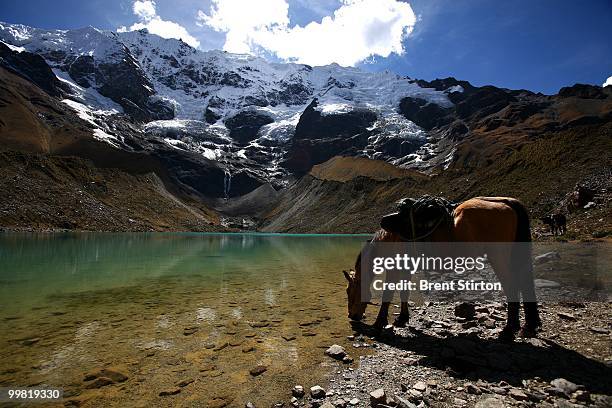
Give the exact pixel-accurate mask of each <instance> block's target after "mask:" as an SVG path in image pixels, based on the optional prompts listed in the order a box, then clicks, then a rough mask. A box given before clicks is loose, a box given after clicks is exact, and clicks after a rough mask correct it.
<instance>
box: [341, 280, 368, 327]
mask: <svg viewBox="0 0 612 408" xmlns="http://www.w3.org/2000/svg"><path fill="white" fill-rule="evenodd" d="M342 273H343V274H344V277H345V278H346V280H347V281H348V285H347V287H346V295H347V299H348V317H349V319H351V320H356V321H359V320H361V319H363V315H364V313H365V310H366V306H367V305H368V304H367V303H366V302H362V299H361V280H360V279H358V278H357V276H356V274H355V271H352V270H351V271H342Z"/></svg>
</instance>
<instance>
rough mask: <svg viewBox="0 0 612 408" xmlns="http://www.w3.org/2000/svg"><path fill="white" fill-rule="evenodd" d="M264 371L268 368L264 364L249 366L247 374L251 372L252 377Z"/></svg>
mask: <svg viewBox="0 0 612 408" xmlns="http://www.w3.org/2000/svg"><path fill="white" fill-rule="evenodd" d="M266 371H268V368H267V367H266V366H263V365H258V366H257V367H254V368H251V370H250V371H249V374H251V375H252V376H253V377H257V376H258V375H261V374H263V373H265V372H266Z"/></svg>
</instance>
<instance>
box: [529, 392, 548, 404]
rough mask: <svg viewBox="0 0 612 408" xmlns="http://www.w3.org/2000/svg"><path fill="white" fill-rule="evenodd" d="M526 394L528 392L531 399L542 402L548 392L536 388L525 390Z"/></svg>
mask: <svg viewBox="0 0 612 408" xmlns="http://www.w3.org/2000/svg"><path fill="white" fill-rule="evenodd" d="M525 394H527V397H528V398H529V401H533V402H540V401H542V400H545V399H546V394H544V393H541V392H539V391H535V390H525Z"/></svg>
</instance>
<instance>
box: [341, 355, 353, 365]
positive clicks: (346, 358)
mask: <svg viewBox="0 0 612 408" xmlns="http://www.w3.org/2000/svg"><path fill="white" fill-rule="evenodd" d="M342 362H343V363H344V364H351V363H352V362H353V357H351V356H344V358H343V359H342Z"/></svg>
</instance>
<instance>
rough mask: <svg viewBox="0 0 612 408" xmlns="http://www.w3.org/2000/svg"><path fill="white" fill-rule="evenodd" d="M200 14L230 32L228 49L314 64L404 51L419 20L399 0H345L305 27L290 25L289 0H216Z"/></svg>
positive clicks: (210, 24) (206, 21) (202, 19)
mask: <svg viewBox="0 0 612 408" xmlns="http://www.w3.org/2000/svg"><path fill="white" fill-rule="evenodd" d="M198 19H199V22H200V24H201V25H204V26H208V27H211V28H213V29H214V30H216V31H221V32H225V33H226V35H225V44H224V46H223V49H224V50H225V51H229V52H238V53H256V52H257V51H258V50H260V49H265V50H267V51H268V52H271V53H273V54H276V55H277V56H278V57H279V58H281V59H283V60H285V61H295V62H301V63H306V64H310V65H325V64H330V63H332V62H337V63H339V64H341V65H355V64H356V63H358V62H360V61H363V60H364V59H366V58H368V57H370V56H373V55H379V56H382V57H388V56H389V55H390V54H391V53H396V54H402V53H403V52H404V48H403V44H402V41H403V40H404V38H405V36H406V35H408V34H409V33H410V32H412V29H413V28H414V24H415V22H416V16H415V14H414V12H413V11H412V8H411V7H410V5H409V4H408V3H404V2H400V1H397V0H343V1H342V5H341V6H340V7H339V8H338V9H337V10H335V11H334V13H333V15H331V16H326V17H324V18H323V19H322V20H321V21H320V22H318V21H317V22H315V21H313V22H311V23H309V24H307V25H305V26H304V27H302V26H299V25H295V26H290V24H289V5H288V3H287V0H262V1H259V2H254V1H248V2H244V1H241V0H213V5H212V6H211V10H210V12H209V13H208V14H207V13H205V12H203V11H202V10H200V11H199V12H198Z"/></svg>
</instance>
